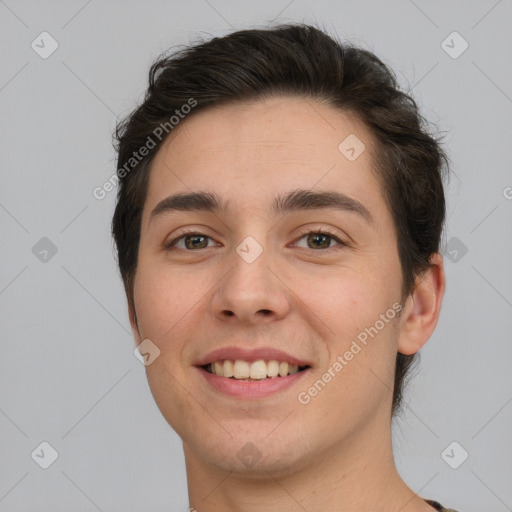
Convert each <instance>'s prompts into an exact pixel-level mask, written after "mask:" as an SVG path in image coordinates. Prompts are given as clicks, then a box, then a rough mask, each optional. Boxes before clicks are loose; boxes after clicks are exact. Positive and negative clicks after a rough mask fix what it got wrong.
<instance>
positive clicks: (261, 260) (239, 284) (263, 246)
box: [212, 229, 289, 321]
mask: <svg viewBox="0 0 512 512" xmlns="http://www.w3.org/2000/svg"><path fill="white" fill-rule="evenodd" d="M253 233H255V235H254V236H253V235H248V236H245V237H244V238H243V239H242V241H241V242H239V243H238V245H237V246H236V247H235V250H234V251H233V253H232V254H230V256H229V265H230V266H231V271H230V272H228V273H227V274H226V276H225V277H224V279H223V280H222V284H221V286H220V287H219V288H218V290H217V291H216V293H215V296H214V299H213V302H212V307H213V310H214V314H215V315H216V316H217V317H219V318H223V319H225V318H226V317H227V316H229V317H232V316H236V317H237V318H238V319H239V320H244V321H253V320H254V319H255V318H256V317H260V316H262V313H263V314H264V315H263V316H266V317H268V316H269V315H271V316H272V317H275V318H277V317H279V318H280V317H282V316H283V315H284V314H286V312H287V311H288V308H289V304H288V295H287V293H286V290H285V288H286V287H285V286H284V284H283V283H282V282H281V280H280V279H278V278H277V276H276V275H275V270H273V267H274V265H273V257H274V255H273V251H272V249H271V247H270V244H269V243H268V240H267V235H266V233H265V232H264V230H263V229H259V230H257V232H256V230H253Z"/></svg>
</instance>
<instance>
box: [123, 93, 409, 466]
mask: <svg viewBox="0 0 512 512" xmlns="http://www.w3.org/2000/svg"><path fill="white" fill-rule="evenodd" d="M349 135H350V136H351V138H350V139H348V142H351V144H348V143H347V142H346V143H344V144H342V145H341V149H340V143H342V142H343V141H344V140H345V139H346V137H348V136H349ZM354 136H356V137H357V139H359V141H361V142H362V143H364V145H365V148H366V149H364V150H363V151H362V153H361V154H360V155H359V156H358V157H357V158H355V159H354V156H357V155H358V153H359V152H360V151H361V149H362V146H360V145H354V144H355V143H354V141H357V139H354ZM347 144H348V147H347ZM358 144H359V143H358ZM350 147H354V151H351V150H350ZM372 147H373V146H372V140H371V137H370V134H369V132H368V131H367V130H366V129H365V127H364V126H363V125H362V124H361V123H360V122H359V121H358V120H357V119H354V118H350V117H349V116H348V115H347V114H345V113H343V112H341V111H339V110H335V109H334V108H332V107H330V106H327V105H323V104H319V103H315V102H313V101H312V100H305V99H299V98H294V97H280V98H274V99H272V100H265V101H258V102H255V103H251V104H238V105H229V106H222V107H215V108H212V109H209V110H205V111H202V112H197V113H195V114H194V115H193V116H191V117H190V118H188V119H186V120H185V121H182V124H181V125H179V127H178V128H177V129H175V131H174V132H173V133H172V134H171V136H170V137H169V139H168V140H167V141H166V144H165V145H164V146H162V148H160V150H159V152H158V154H157V155H156V157H155V160H154V161H153V164H152V170H151V174H150V179H149V187H148V192H147V198H146V202H145V205H144V210H143V216H142V225H141V238H140V247H139V259H138V267H137V273H136V277H135V284H134V304H135V313H136V318H137V323H135V320H134V317H133V315H132V317H131V318H132V327H133V330H134V335H135V338H136V341H137V343H140V342H141V341H142V340H145V339H149V340H151V343H152V344H154V345H151V346H152V347H153V346H156V347H157V348H158V350H159V351H160V354H159V355H158V357H157V358H156V359H155V360H154V362H152V363H151V364H149V365H148V366H147V367H146V370H147V376H148V381H149V385H150V388H151V391H152V393H153V396H154V398H155V400H156V403H157V405H158V407H159V408H160V410H161V412H162V414H163V415H164V417H165V418H166V420H167V421H168V423H169V424H170V425H171V426H172V427H173V428H174V430H175V431H176V432H177V433H178V434H179V435H180V437H181V438H182V439H183V442H184V449H185V454H186V456H187V455H188V456H189V457H193V456H194V457H197V458H199V459H201V460H202V461H203V462H204V463H206V464H209V465H211V466H215V467H217V468H221V469H224V470H234V471H246V472H249V471H252V472H257V471H263V470H267V471H276V472H278V471H286V468H290V467H294V468H297V467H301V466H304V467H306V466H308V465H311V464H312V463H313V462H314V461H315V460H321V459H322V457H324V456H325V454H326V453H332V451H333V450H342V449H345V450H346V449H348V448H349V446H351V445H353V442H354V440H355V439H364V437H365V436H373V438H375V436H376V435H377V436H378V435H379V432H384V431H385V430H386V428H388V422H389V417H390V407H391V396H392V392H391V389H392V386H393V379H394V362H395V358H396V353H397V346H398V345H397V344H398V338H399V334H400V329H401V320H400V318H399V316H398V315H397V312H398V311H399V309H400V307H401V306H400V305H399V301H400V291H401V284H402V275H401V269H400V261H399V258H398V252H397V241H396V234H395V230H394V224H393V219H392V217H391V214H390V212H389V211H388V209H387V207H386V204H385V200H384V197H383V192H382V189H381V187H380V186H379V183H378V182H377V180H376V178H375V176H374V174H373V172H372V160H371V157H370V150H371V148H372ZM296 191H303V192H302V193H297V192H296ZM294 192H295V194H293V193H294ZM192 193H193V194H208V196H207V197H208V198H210V199H211V198H212V197H213V196H215V198H216V199H217V203H218V204H217V206H218V208H212V207H213V206H214V205H213V204H211V203H212V202H211V201H210V202H209V203H208V201H205V200H202V201H200V199H199V198H200V196H198V195H196V196H194V197H195V201H191V200H190V199H189V200H188V201H187V200H186V198H182V201H181V202H180V203H179V204H177V203H176V201H171V200H168V201H167V203H166V202H165V200H166V199H167V198H169V197H170V196H174V195H176V194H181V195H187V194H192ZM326 193H330V194H331V195H329V196H326V195H325V194H326ZM201 197H202V196H201ZM278 198H279V199H278ZM154 210H155V212H154V213H152V212H153V211H154ZM213 351H220V352H217V353H216V354H212V352H213ZM277 351H281V352H277ZM225 360H228V362H227V363H222V361H225ZM236 360H238V361H240V362H238V363H234V368H231V365H230V363H229V361H233V362H234V361H236ZM270 360H275V361H277V363H278V364H277V366H276V364H275V363H269V364H264V363H263V364H262V363H261V361H265V362H266V363H268V361H270ZM255 361H260V362H257V363H255V364H252V363H254V362H255ZM215 362H217V365H215ZM208 363H213V371H217V372H219V373H220V371H221V369H222V371H223V372H224V371H225V372H226V375H228V376H229V375H230V374H231V372H235V373H236V375H238V376H240V377H247V373H244V372H249V375H253V378H252V380H237V379H235V378H233V377H228V376H221V375H217V374H211V373H209V371H208V366H207V365H208ZM280 363H289V365H288V370H289V371H290V370H291V371H292V372H295V371H296V368H294V366H293V365H294V364H299V365H300V367H301V371H297V373H291V374H289V375H288V376H281V375H278V376H275V377H267V378H262V377H263V376H264V375H266V374H268V373H270V374H272V373H274V374H275V372H276V368H277V369H278V370H277V371H279V370H281V371H282V373H283V374H285V375H286V365H284V364H283V365H281V364H280ZM205 365H206V366H205ZM303 366H305V367H306V368H305V369H302V367H303ZM251 371H252V372H253V373H252V374H251V373H250V372H251ZM315 383H316V384H315ZM383 435H384V434H383ZM249 443H252V444H249Z"/></svg>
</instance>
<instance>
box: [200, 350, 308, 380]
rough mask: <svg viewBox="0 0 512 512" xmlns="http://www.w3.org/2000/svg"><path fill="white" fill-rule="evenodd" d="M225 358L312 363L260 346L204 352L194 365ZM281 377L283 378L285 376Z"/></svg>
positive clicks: (299, 364) (299, 363)
mask: <svg viewBox="0 0 512 512" xmlns="http://www.w3.org/2000/svg"><path fill="white" fill-rule="evenodd" d="M226 359H229V360H230V361H236V360H237V359H241V360H243V361H247V362H248V363H253V362H254V361H258V360H259V359H263V360H265V361H270V360H275V361H279V362H287V363H291V364H296V365H297V366H312V364H311V363H310V362H308V361H304V360H302V359H298V358H296V357H293V356H292V355H290V354H288V353H287V352H284V351H282V350H278V349H276V348H272V347H261V348H254V349H247V348H241V347H224V348H219V349H217V350H213V351H212V352H210V353H208V354H206V355H205V356H204V357H201V358H200V359H199V360H198V361H196V363H195V365H196V366H204V365H205V364H209V363H214V362H215V361H225V360H226ZM299 373H302V372H299ZM281 378H283V379H284V378H286V377H281Z"/></svg>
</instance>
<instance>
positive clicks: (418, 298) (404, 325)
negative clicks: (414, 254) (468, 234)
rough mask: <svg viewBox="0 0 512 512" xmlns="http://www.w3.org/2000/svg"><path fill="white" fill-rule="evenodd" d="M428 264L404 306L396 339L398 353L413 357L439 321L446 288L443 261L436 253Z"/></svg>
mask: <svg viewBox="0 0 512 512" xmlns="http://www.w3.org/2000/svg"><path fill="white" fill-rule="evenodd" d="M430 263H431V267H430V268H428V269H427V270H426V271H425V272H424V273H423V274H422V275H421V276H419V277H418V279H417V280H416V285H415V288H414V290H413V292H412V293H411V294H410V295H409V297H407V300H406V302H405V307H404V313H403V315H402V321H401V331H400V335H399V338H398V352H400V353H401V354H404V355H410V354H415V353H416V352H418V350H419V349H420V348H421V347H423V345H424V344H425V343H426V342H427V340H428V339H429V338H430V336H431V335H432V333H433V332H434V329H435V327H436V325H437V321H438V319H439V313H440V311H441V303H442V301H443V295H444V290H445V285H446V280H445V275H444V267H443V258H442V256H441V255H440V254H438V253H436V254H434V255H433V256H432V257H431V258H430Z"/></svg>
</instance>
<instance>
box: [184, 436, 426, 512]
mask: <svg viewBox="0 0 512 512" xmlns="http://www.w3.org/2000/svg"><path fill="white" fill-rule="evenodd" d="M376 430H377V429H376ZM377 433H378V431H377V432H371V431H368V430H367V431H366V432H364V433H361V434H359V435H357V434H354V435H352V436H351V437H350V438H345V439H344V440H343V442H341V443H339V444H338V445H336V446H332V447H330V448H329V449H328V450H325V453H317V454H316V456H315V457H314V458H311V457H309V458H308V460H297V463H296V464H294V466H293V467H291V468H288V469H287V470H286V471H283V470H280V471H275V470H273V468H272V467H268V468H265V467H262V468H260V469H259V471H258V472H250V473H249V472H244V473H240V472H239V471H235V470H233V471H226V470H225V469H220V468H218V467H213V466H212V465H210V464H208V463H207V462H205V461H204V459H203V458H202V457H201V456H200V454H198V453H196V452H195V451H194V450H193V449H192V448H191V447H190V446H188V445H187V444H184V452H185V462H186V468H187V481H188V489H189V500H190V507H192V508H193V509H196V510H197V511H198V512H218V511H222V512H235V511H240V510H243V511H244V512H271V511H272V512H273V511H275V510H276V509H277V510H279V511H280V512H292V511H293V512H296V511H297V510H303V511H311V510H322V511H323V512H349V511H350V512H362V511H368V510H372V511H375V512H377V511H383V512H384V511H386V512H388V511H400V512H420V511H424V512H432V511H433V510H434V509H433V508H432V507H430V506H429V505H428V504H427V503H426V502H425V501H424V500H423V499H421V498H420V497H419V496H417V495H416V494H415V493H414V492H413V491H412V490H411V489H409V487H407V485H406V484H405V482H404V481H403V480H402V479H401V478H400V476H399V474H398V472H397V470H396V466H395V463H394V459H393V454H392V447H391V432H390V430H389V432H388V433H387V435H386V438H385V439H383V438H382V431H380V435H377ZM372 440H373V442H371V441H372Z"/></svg>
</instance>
